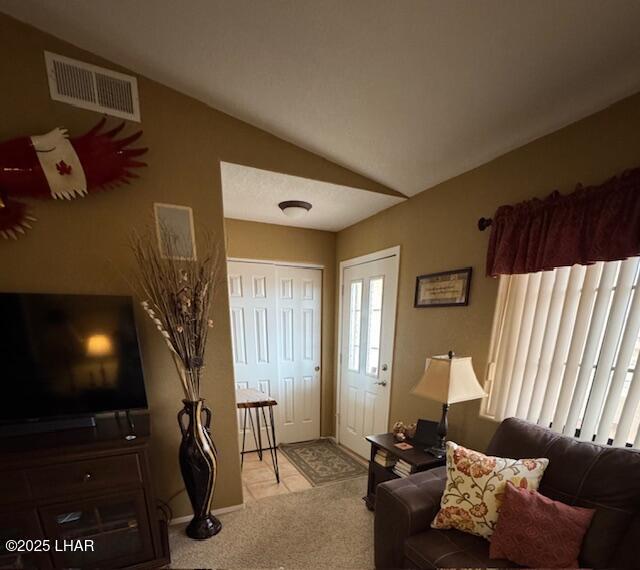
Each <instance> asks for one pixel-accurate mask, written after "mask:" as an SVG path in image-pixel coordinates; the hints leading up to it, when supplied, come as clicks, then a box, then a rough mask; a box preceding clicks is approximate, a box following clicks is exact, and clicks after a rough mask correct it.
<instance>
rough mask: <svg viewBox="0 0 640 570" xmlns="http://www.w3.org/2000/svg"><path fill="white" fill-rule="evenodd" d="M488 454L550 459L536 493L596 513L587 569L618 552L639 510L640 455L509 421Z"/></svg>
mask: <svg viewBox="0 0 640 570" xmlns="http://www.w3.org/2000/svg"><path fill="white" fill-rule="evenodd" d="M487 454H489V455H503V456H507V457H513V458H515V459H518V458H525V457H546V458H548V459H549V466H548V467H547V469H546V471H545V474H544V477H543V478H542V481H541V483H540V487H539V491H540V493H542V494H543V495H545V496H547V497H549V498H551V499H554V500H556V501H562V502H563V503H566V504H568V505H572V506H577V507H586V508H590V509H595V511H596V512H595V515H594V517H593V520H592V522H591V526H590V527H589V530H588V531H587V534H586V536H585V539H584V542H583V544H582V550H581V553H580V558H579V561H580V563H581V564H582V565H584V566H588V567H596V568H602V567H606V566H608V565H609V564H610V561H611V560H612V559H613V556H614V553H615V552H616V549H617V548H622V547H623V546H624V544H625V543H626V542H628V541H630V542H635V543H636V545H637V544H640V534H639V535H637V536H632V537H630V536H629V531H630V529H631V528H633V527H632V525H631V522H632V520H633V519H634V518H635V517H636V515H637V514H638V513H639V512H640V452H638V451H636V450H631V449H626V448H614V447H610V446H603V445H597V444H594V443H589V442H584V441H578V440H576V439H573V438H571V437H566V436H562V435H559V434H557V433H555V432H553V431H551V430H548V429H545V428H543V427H540V426H537V425H535V424H531V423H529V422H525V421H523V420H519V419H516V418H509V419H507V420H505V421H504V422H502V423H501V424H500V426H499V427H498V430H497V431H496V433H495V435H494V436H493V439H492V440H491V442H490V443H489V447H488V448H487Z"/></svg>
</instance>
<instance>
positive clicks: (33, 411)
mask: <svg viewBox="0 0 640 570" xmlns="http://www.w3.org/2000/svg"><path fill="white" fill-rule="evenodd" d="M0 315H1V326H0V378H1V379H2V380H1V384H2V396H1V397H0V423H1V424H7V423H19V422H23V421H29V420H42V419H52V418H61V417H65V416H66V417H69V416H72V417H82V416H93V415H95V414H98V413H101V412H112V411H120V410H133V409H141V408H146V407H147V397H146V393H145V388H144V377H143V372H142V362H141V358H140V350H139V347H138V337H137V333H136V326H135V320H134V315H133V303H132V299H131V297H124V296H111V295H42V294H22V293H0Z"/></svg>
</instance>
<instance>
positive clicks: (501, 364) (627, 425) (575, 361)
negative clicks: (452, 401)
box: [482, 257, 640, 447]
mask: <svg viewBox="0 0 640 570" xmlns="http://www.w3.org/2000/svg"><path fill="white" fill-rule="evenodd" d="M638 266H639V258H637V257H635V258H631V259H628V260H626V261H611V262H606V263H603V262H599V263H596V264H594V265H590V266H580V265H575V266H573V267H562V268H558V269H555V270H553V271H543V272H540V273H531V274H526V275H511V276H502V277H501V278H500V286H499V292H498V302H497V306H496V313H495V317H494V325H493V334H492V340H491V348H490V356H489V365H488V370H487V382H486V388H487V391H488V393H489V397H488V398H486V399H485V401H484V403H483V409H482V413H483V415H485V416H488V417H491V418H493V419H496V420H502V419H504V418H506V417H509V416H516V417H519V418H523V419H527V420H529V421H533V422H537V423H538V424H540V425H543V426H545V427H551V429H553V430H554V431H556V432H559V433H564V434H565V435H575V436H578V437H580V438H581V439H584V440H587V441H591V440H595V441H596V442H598V443H612V444H613V445H615V446H624V445H633V446H634V447H639V446H640V433H639V431H638V425H639V424H640V407H639V403H640V367H636V363H637V360H638V352H639V351H640V340H639V338H638V335H639V333H640V295H638V294H636V290H637V286H638Z"/></svg>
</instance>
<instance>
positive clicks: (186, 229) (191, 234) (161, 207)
mask: <svg viewBox="0 0 640 570" xmlns="http://www.w3.org/2000/svg"><path fill="white" fill-rule="evenodd" d="M153 209H154V213H155V217H156V233H157V235H158V247H159V248H160V253H161V254H162V257H171V258H172V259H184V260H195V259H196V240H195V231H194V227H193V210H192V209H191V208H189V207H188V206H177V205H175V204H160V203H158V202H156V203H154V204H153ZM168 250H170V251H168Z"/></svg>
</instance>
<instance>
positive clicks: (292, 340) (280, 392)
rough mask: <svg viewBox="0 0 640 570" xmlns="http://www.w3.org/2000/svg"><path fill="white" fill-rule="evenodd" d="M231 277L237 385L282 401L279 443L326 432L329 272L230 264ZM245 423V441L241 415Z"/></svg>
mask: <svg viewBox="0 0 640 570" xmlns="http://www.w3.org/2000/svg"><path fill="white" fill-rule="evenodd" d="M228 275H229V304H230V311H231V338H232V342H233V359H234V373H235V381H236V386H237V387H238V388H253V389H256V390H260V391H262V392H265V393H266V394H269V395H270V396H271V397H273V398H275V399H276V401H277V402H278V405H277V406H276V407H275V408H274V415H275V422H276V434H277V438H278V441H279V442H283V443H286V442H294V441H304V440H306V439H315V438H317V437H320V361H321V336H320V335H321V298H322V272H321V271H320V270H319V269H306V268H298V267H289V266H279V265H275V264H269V263H251V262H243V261H229V262H228ZM238 426H239V430H240V434H239V438H240V439H239V440H240V444H241V445H242V414H241V413H240V412H239V413H238ZM247 429H248V430H249V433H247V434H246V444H245V446H246V449H254V448H255V443H254V440H253V437H252V435H251V433H250V427H249V426H248V427H247ZM263 429H264V428H263ZM263 441H266V435H265V434H264V433H263Z"/></svg>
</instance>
